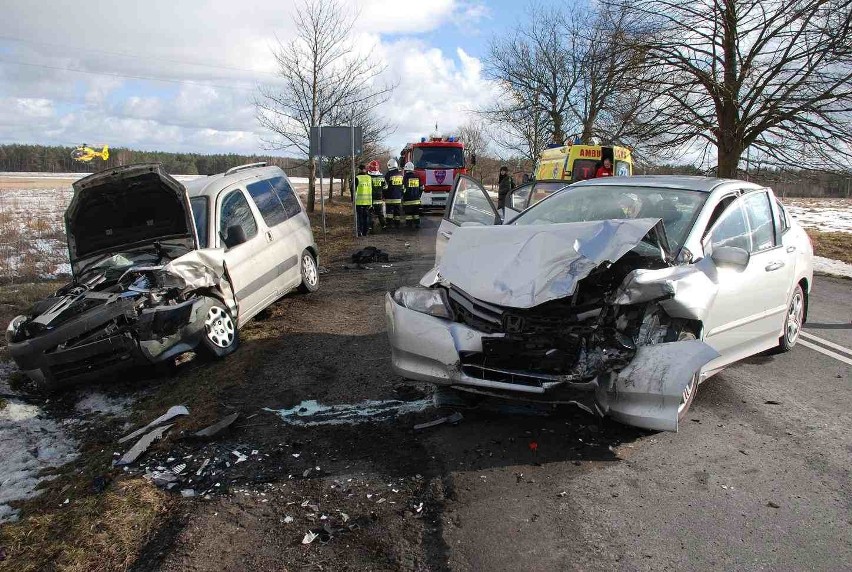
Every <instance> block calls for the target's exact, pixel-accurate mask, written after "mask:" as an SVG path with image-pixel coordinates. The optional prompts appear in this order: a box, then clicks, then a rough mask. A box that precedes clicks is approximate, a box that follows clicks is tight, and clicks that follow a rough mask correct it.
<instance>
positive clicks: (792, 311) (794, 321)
mask: <svg viewBox="0 0 852 572" xmlns="http://www.w3.org/2000/svg"><path fill="white" fill-rule="evenodd" d="M804 320H805V292H804V291H803V290H802V285H801V284H796V288H795V289H794V290H793V297H792V298H791V299H790V304H789V306H787V317H786V318H785V319H784V334H783V335H782V336H781V337H780V338H779V339H778V348H777V351H778V352H789V351H790V350H791V349H793V346H795V345H796V342H797V341H798V340H799V333H800V332H801V331H802V323H803V322H804Z"/></svg>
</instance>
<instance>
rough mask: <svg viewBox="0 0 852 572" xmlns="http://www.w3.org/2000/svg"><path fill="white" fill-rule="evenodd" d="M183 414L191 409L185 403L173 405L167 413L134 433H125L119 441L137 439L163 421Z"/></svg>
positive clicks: (187, 413)
mask: <svg viewBox="0 0 852 572" xmlns="http://www.w3.org/2000/svg"><path fill="white" fill-rule="evenodd" d="M181 415H189V409H187V408H186V407H185V406H183V405H174V406H172V407H169V410H168V411H166V412H165V413H163V414H162V415H160V416H159V417H157V418H156V419H154V420H153V421H151V422H150V423H148V424H147V425H145V426H144V427H142V428H140V429H137V430H136V431H134V432H133V433H130V434H128V435H125V436H124V437H122V438H121V439H119V440H118V442H119V443H126V442H127V441H130V440H131V439H135V438H136V437H139V436H140V435H142V434H143V433H145V432H146V431H148V430H149V429H152V428H154V427H157V426H158V425H162V424H163V423H166V422H167V421H171V420H172V419H174V418H175V417H180V416H181Z"/></svg>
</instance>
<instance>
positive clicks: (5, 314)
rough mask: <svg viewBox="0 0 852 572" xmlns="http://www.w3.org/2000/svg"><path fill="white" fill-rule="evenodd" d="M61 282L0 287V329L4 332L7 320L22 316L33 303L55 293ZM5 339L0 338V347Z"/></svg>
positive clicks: (4, 342)
mask: <svg viewBox="0 0 852 572" xmlns="http://www.w3.org/2000/svg"><path fill="white" fill-rule="evenodd" d="M61 284H62V283H61V282H55V281H54V282H32V283H23V284H12V285H8V286H0V327H2V329H3V330H4V331H5V329H6V325H7V324H8V323H9V320H11V319H12V318H14V317H15V316H17V315H19V314H22V313H23V312H25V311H26V310H27V308H29V307H30V306H31V305H32V304H33V303H35V302H37V301H38V300H41V299H42V298H45V297H47V296H49V295H50V294H52V293H53V292H54V291H56V289H57V288H59V286H60V285H61ZM5 344H6V337H5V336H3V337H0V346H3V345H5Z"/></svg>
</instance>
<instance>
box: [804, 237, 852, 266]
mask: <svg viewBox="0 0 852 572" xmlns="http://www.w3.org/2000/svg"><path fill="white" fill-rule="evenodd" d="M806 232H807V233H808V236H809V237H811V242H812V243H813V245H814V254H816V255H817V256H824V257H825V258H833V259H834V260H842V261H843V262H845V263H847V264H852V233H850V232H820V231H818V230H812V229H806Z"/></svg>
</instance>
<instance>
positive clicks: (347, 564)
mask: <svg viewBox="0 0 852 572" xmlns="http://www.w3.org/2000/svg"><path fill="white" fill-rule="evenodd" d="M438 220H439V219H438V218H437V217H429V218H427V219H426V220H425V221H424V228H423V230H421V231H420V232H419V233H418V234H417V235H414V234H399V235H390V236H381V235H380V236H378V237H375V238H373V237H371V238H370V239H368V241H367V242H365V244H366V243H371V244H375V245H377V246H380V247H381V248H385V249H387V250H389V251H390V252H391V254H392V264H391V265H388V266H387V267H383V266H381V265H372V266H371V268H370V269H368V270H364V269H353V268H345V267H343V266H342V265H338V267H333V268H332V271H331V273H330V274H329V275H326V276H324V277H323V286H322V288H321V290H320V292H319V293H317V294H316V295H310V296H307V297H302V298H298V297H296V298H292V299H285V300H284V301H282V302H281V303H279V304H278V305H277V306H276V308H275V309H274V311H273V317H272V318H271V319H270V320H271V322H270V323H271V324H272V326H270V325H269V324H267V325H266V326H264V327H275V328H280V332H281V333H280V335H275V336H270V337H269V338H268V340H266V341H263V342H256V344H260V343H263V344H265V345H264V346H263V348H262V349H263V351H265V352H268V353H267V354H263V355H268V356H270V359H268V360H266V359H258V360H255V362H256V363H253V364H251V367H253V368H254V369H251V370H250V371H251V378H252V384H253V391H252V392H251V394H247V393H246V392H245V391H242V390H241V391H235V392H233V394H230V395H223V396H221V400H222V402H223V403H227V404H231V405H233V406H235V407H239V408H241V409H242V410H243V411H245V412H249V411H256V410H257V409H258V408H260V407H293V406H294V405H295V404H297V403H303V402H304V400H306V399H317V400H319V401H320V402H321V403H328V404H345V403H349V404H351V403H357V402H362V401H363V400H367V399H370V400H376V399H388V398H394V397H398V396H397V395H395V394H394V391H396V390H397V389H398V386H399V385H400V384H401V383H402V380H400V379H399V378H397V377H396V376H395V375H394V374H393V372H392V371H391V370H390V366H389V360H387V353H388V346H387V339H386V336H385V334H384V328H385V326H384V317H383V310H382V304H383V303H382V295H383V293H384V291H387V290H391V289H393V288H395V287H397V286H399V285H402V284H413V283H416V282H417V281H418V280H419V278H420V277H421V276H422V275H423V273H425V271H426V270H428V269H429V268H430V267H431V265H432V261H433V258H434V237H435V233H436V230H437V223H438ZM277 319H280V320H281V322H280V324H282V325H281V326H277V325H275V324H276V322H275V320H277ZM850 320H852V281H848V280H840V279H833V278H827V277H818V278H817V279H816V280H815V284H814V288H813V293H812V296H811V306H810V324H809V325H808V326H807V328H806V331H807V332H808V333H809V334H810V335H811V336H817V337H818V338H820V339H822V340H825V341H827V342H828V343H829V344H834V346H840V347H843V348H847V349H846V350H845V352H846V353H843V352H844V350H838V349H837V347H834V348H832V347H831V346H829V345H826V344H825V342H824V341H820V340H817V339H814V338H808V339H807V341H808V342H809V343H812V344H815V345H817V346H818V347H822V348H823V349H824V350H827V351H830V352H834V353H836V354H838V356H839V357H840V358H841V359H837V358H835V357H831V356H830V355H827V354H826V353H825V352H819V351H816V350H814V349H811V348H810V347H804V346H801V345H800V346H798V347H796V348H795V349H794V350H793V351H792V352H790V353H788V354H785V355H780V356H771V357H770V356H757V357H753V358H751V359H749V360H747V361H745V362H743V363H740V364H738V365H736V366H734V367H731V368H729V369H728V370H726V371H724V372H723V373H721V374H719V375H717V376H715V377H713V378H711V379H710V380H708V381H707V382H706V383H704V384H703V385H702V386H701V387H700V389H699V392H698V395H697V397H696V399H695V401H694V404H693V406H692V409H691V411H690V413H689V414H688V418H687V420H686V422H685V423H684V424H683V425H682V427H681V430H680V432H678V433H676V434H675V433H650V432H644V431H640V430H636V429H632V428H628V427H624V426H621V425H619V424H617V423H614V422H607V423H604V424H599V423H598V422H597V421H596V420H595V419H593V418H592V417H591V416H588V415H586V414H584V413H582V412H579V410H575V409H574V408H569V410H560V411H558V412H556V414H552V415H548V416H542V415H540V414H530V413H531V412H530V411H523V410H521V411H518V410H516V411H507V410H506V409H505V408H499V407H497V408H493V409H490V410H489V409H488V408H485V409H484V410H474V411H467V410H466V411H465V412H464V421H463V422H462V423H460V424H458V425H456V426H447V425H444V426H441V427H437V428H435V429H431V430H428V431H423V432H414V431H412V430H411V425H412V424H413V421H412V420H411V418H405V417H404V418H401V419H397V420H395V421H389V422H384V423H370V424H365V425H358V426H353V427H348V426H333V427H314V428H311V427H307V428H297V427H293V426H286V427H284V426H271V427H268V428H267V427H261V426H258V427H254V428H252V429H248V430H246V431H247V432H241V433H237V434H236V435H235V436H234V439H235V440H240V442H241V443H243V446H244V447H246V448H247V449H250V448H256V449H259V450H261V451H270V452H272V451H273V450H275V448H276V447H278V448H279V449H280V448H281V444H282V442H285V445H284V447H285V448H286V447H290V446H291V445H290V444H291V443H292V444H295V443H296V442H298V443H299V444H300V446H302V447H303V448H302V449H301V451H302V453H301V457H299V458H298V459H295V460H294V459H293V458H292V457H293V456H291V455H290V454H289V453H291V452H292V451H291V450H289V449H287V450H284V451H283V452H282V454H281V455H282V456H281V461H280V464H281V465H282V466H285V465H284V464H285V463H289V464H290V466H289V467H287V466H285V468H284V469H283V470H279V472H280V474H278V475H275V474H272V475H271V476H270V477H269V481H268V482H273V483H274V482H284V483H286V485H285V486H286V488H285V489H282V490H285V491H291V492H289V493H287V494H289V496H286V495H285V494H284V493H282V495H283V496H282V497H281V499H280V500H276V499H277V497H276V498H272V496H270V497H269V498H268V499H267V498H264V499H263V500H257V497H255V500H252V498H250V497H248V496H247V495H233V496H230V497H221V498H218V499H214V500H213V501H212V502H208V503H197V504H195V505H194V508H193V509H192V511H191V514H190V515H189V516H188V517H187V518H188V520H187V521H183V522H181V523H180V530H177V531H176V533H175V534H176V537H175V539H174V540H173V541H168V542H167V543H166V544H168V545H170V547H169V548H168V549H167V550H166V551H165V552H166V553H167V554H166V555H165V557H164V560H161V559H160V558H161V557H160V556H158V557H156V558H152V559H150V560H144V561H142V563H141V564H140V565H139V566H137V569H165V570H185V569H195V570H202V569H204V570H208V569H209V570H214V569H215V570H224V569H228V570H230V569H269V570H278V569H352V570H360V569H406V570H408V569H412V570H457V571H468V570H470V571H478V570H489V571H491V570H494V571H498V570H507V571H508V570H512V571H517V570H542V571H548V572H553V571H555V570H667V569H678V570H709V569H712V570H734V569H736V570H842V569H852V564H850V563H852V510H850V508H852V507H850V503H852V479H850V460H852V435H850V431H849V428H850V426H852V423H850V421H852V413H850V411H852V365H850V363H849V362H850V361H852V323H850ZM261 325H262V324H261ZM249 327H261V326H249ZM245 349H248V348H244V350H245ZM242 355H243V356H245V355H246V354H245V353H243V354H242ZM253 355H259V354H253ZM240 356H241V353H240V352H238V353H237V354H235V355H234V356H232V358H230V359H233V360H240V359H243V358H241V357H240ZM277 356H286V359H279V358H278V357H277ZM843 356H845V359H846V361H845V362H844V361H842V358H843ZM272 358H274V359H272ZM436 415H437V413H436V412H434V411H426V412H423V413H421V414H420V417H421V418H422V419H430V418H434V417H435V416H436ZM249 443H250V445H249ZM532 443H535V444H536V445H537V447H536V448H535V450H533V448H532V447H531V446H530V445H531V444H532ZM294 456H295V455H294ZM275 463H279V461H278V460H275V461H273V460H272V459H270V461H267V462H266V463H265V465H268V466H269V469H271V468H272V466H273V465H274V464H275ZM298 463H303V464H304V466H302V465H301V464H298ZM313 465H321V466H322V469H323V473H322V475H323V476H322V478H314V477H310V476H308V477H307V478H306V479H305V480H300V479H298V476H299V475H300V474H302V472H303V470H304V469H307V470H306V471H305V473H304V474H305V475H311V474H312V473H311V467H312V466H313ZM241 467H246V468H247V469H246V470H248V469H249V468H250V467H249V463H245V464H244V465H241ZM288 473H289V476H288ZM294 474H295V475H296V478H295V479H294ZM421 477H422V478H421ZM353 479H354V481H356V482H362V483H365V484H363V487H368V486H369V487H382V488H386V487H390V486H391V485H390V484H388V483H389V481H391V480H392V479H394V481H393V482H398V481H399V482H402V481H405V482H407V483H411V482H415V483H424V485H423V486H422V487H421V488H420V489H419V490H417V491H414V492H413V493H412V495H413V496H412V498H410V499H408V500H407V501H404V500H403V499H401V498H399V497H397V500H398V501H399V503H398V504H397V505H396V506H395V507H394V510H393V511H390V512H381V510H384V509H385V507H389V505H390V504H392V503H385V504H383V505H381V507H382V508H381V509H380V508H379V507H378V506H377V505H375V504H374V503H375V502H376V501H375V497H373V498H372V500H369V501H368V500H367V498H369V497H365V495H360V494H357V495H354V496H352V495H350V496H347V497H346V498H342V497H341V498H337V497H329V494H332V492H329V491H332V489H333V487H334V485H335V484H336V483H340V482H346V483H349V482H350V481H353ZM400 480H401V481H400ZM351 486H352V487H355V483H354V482H352V483H351ZM359 486H362V485H359ZM417 486H420V485H417ZM310 487H325V488H322V489H316V490H323V491H326V492H323V493H322V494H321V495H320V493H319V492H316V490H314V489H311V488H310ZM329 487H331V488H329ZM363 490H367V488H364V489H363ZM369 490H376V489H375V488H373V489H369ZM312 491H313V492H312ZM427 492H428V495H427V494H426V493H427ZM334 494H336V493H334ZM399 494H400V495H402V494H403V493H399ZM307 495H313V497H312V498H315V499H320V500H321V502H322V503H323V504H322V505H321V507H320V509H321V510H325V507H326V506H329V507H331V508H335V509H339V508H341V507H342V508H343V510H346V511H347V512H348V513H349V514H355V511H364V510H367V511H369V510H375V511H377V512H378V513H379V514H378V515H377V517H376V519H375V521H374V522H375V524H374V525H373V526H372V528H370V529H366V530H365V532H364V533H365V535H366V536H365V538H368V539H369V542H370V543H372V544H370V546H373V547H374V548H372V549H371V550H372V552H369V553H367V552H365V549H364V546H363V545H362V546H360V547H359V546H356V544H357V543H356V542H355V541H354V540H346V539H345V538H341V539H339V540H335V541H333V542H330V543H329V544H327V545H324V546H317V545H311V546H310V547H303V546H300V543H299V539H301V535H302V534H304V530H305V528H304V527H301V526H302V525H301V524H299V523H300V522H301V521H298V520H297V524H296V525H295V528H294V525H289V526H290V528H288V527H287V526H285V525H282V524H281V522H283V521H282V519H283V518H284V516H285V515H290V514H294V513H293V511H294V510H296V511H297V510H299V509H298V508H297V507H298V506H299V504H298V503H299V501H300V500H301V498H303V497H306V496H307ZM335 498H336V499H337V500H333V499H335ZM359 498H360V501H357V503H361V504H357V505H354V506H353V505H351V503H356V500H357V499H359ZM424 498H425V507H426V508H425V510H424V514H427V517H426V518H424V519H421V520H412V519H411V518H410V516H411V513H410V512H408V513H406V511H405V510H403V509H401V508H400V507H404V506H406V502H407V503H408V505H409V506H410V505H411V503H412V502H415V503H416V502H417V501H418V500H422V499H424ZM267 500H269V502H268V503H267ZM260 503H264V504H260ZM294 503H295V504H294ZM333 503H337V504H333ZM345 503H350V505H347V504H345ZM364 503H370V507H375V508H374V509H371V508H369V507H367V508H365V507H364ZM302 506H304V505H302ZM297 518H298V517H297ZM300 527H301V528H300ZM350 538H353V539H354V538H356V537H350ZM358 538H360V537H358ZM365 542H366V541H365ZM223 543H224V544H223ZM161 548H162V547H161ZM156 550H160V548H156ZM385 553H387V554H388V556H387V560H384V559H383V557H378V556H377V554H385ZM160 554H163V552H160ZM377 558H379V559H378V560H377Z"/></svg>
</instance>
